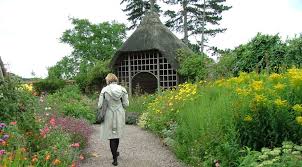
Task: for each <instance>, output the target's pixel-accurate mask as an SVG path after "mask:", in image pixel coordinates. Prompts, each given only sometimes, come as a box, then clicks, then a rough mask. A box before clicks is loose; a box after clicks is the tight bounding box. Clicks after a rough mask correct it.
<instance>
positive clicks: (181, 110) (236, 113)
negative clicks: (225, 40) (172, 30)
mask: <svg viewBox="0 0 302 167" xmlns="http://www.w3.org/2000/svg"><path fill="white" fill-rule="evenodd" d="M301 76H302V70H301V69H296V68H292V69H289V70H288V71H287V72H286V73H283V74H276V73H273V74H271V75H269V74H257V73H250V74H247V73H241V74H240V76H239V77H233V78H229V79H221V80H217V81H215V82H213V83H211V82H210V83H209V84H206V83H207V82H206V81H199V82H198V83H195V84H189V83H185V84H181V85H179V87H177V88H175V89H173V90H167V91H164V92H163V93H159V94H157V95H156V96H155V99H154V100H153V101H152V102H150V103H149V104H148V105H147V106H146V108H145V109H144V110H145V111H146V112H144V113H143V114H142V115H141V116H140V118H139V123H138V125H139V126H141V127H144V128H146V129H149V130H151V131H153V132H154V133H156V134H159V135H160V136H161V137H163V138H164V140H163V141H164V142H165V143H166V144H167V145H169V146H171V148H172V149H173V150H174V151H175V153H176V155H177V157H178V158H180V159H182V160H183V161H185V162H186V163H188V164H190V165H192V166H206V167H207V166H212V165H213V162H214V160H219V161H220V162H221V163H220V164H221V166H230V167H232V166H238V164H241V163H242V164H250V162H251V161H253V157H254V156H250V157H248V158H246V159H245V158H244V160H242V158H241V156H245V155H243V154H242V152H241V149H242V148H244V147H249V148H252V150H260V149H261V148H262V147H269V148H274V147H279V146H281V144H282V142H283V141H286V140H291V141H293V142H294V143H296V144H301V143H302V140H301V137H302V133H301V132H302V131H301V129H302V101H301V99H302V97H301V96H302V77H301ZM213 104H215V105H213ZM283 152H284V151H283ZM295 153H297V152H295ZM254 158H255V157H254ZM287 159H288V162H286V161H287ZM298 159H299V158H298ZM242 161H244V162H242ZM257 162H258V161H257ZM279 162H282V163H283V164H287V165H292V164H299V163H298V161H297V159H295V157H293V156H285V157H284V159H283V158H282V161H279Z"/></svg>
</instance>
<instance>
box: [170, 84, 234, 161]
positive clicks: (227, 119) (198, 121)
mask: <svg viewBox="0 0 302 167" xmlns="http://www.w3.org/2000/svg"><path fill="white" fill-rule="evenodd" d="M234 100H235V99H234V96H232V94H231V93H229V92H228V91H227V90H226V89H222V88H218V89H217V88H214V87H208V88H206V89H204V90H203V92H200V96H199V97H198V98H197V99H196V100H194V101H191V102H189V103H187V104H185V105H184V106H183V108H181V112H179V114H178V116H177V122H178V128H177V130H176V134H175V136H176V137H175V140H176V143H177V144H175V146H174V149H175V153H176V155H177V157H178V158H180V159H182V160H184V161H186V162H187V163H190V164H193V165H196V166H211V165H212V164H213V161H214V160H220V161H221V162H223V166H233V165H234V164H235V163H236V159H237V156H238V148H239V147H238V145H237V144H236V130H235V127H234V119H233V115H234V111H233V109H232V102H233V101H234Z"/></svg>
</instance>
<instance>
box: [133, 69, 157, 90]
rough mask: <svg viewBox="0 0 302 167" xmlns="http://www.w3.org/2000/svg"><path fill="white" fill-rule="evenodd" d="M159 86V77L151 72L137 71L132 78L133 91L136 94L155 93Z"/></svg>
mask: <svg viewBox="0 0 302 167" xmlns="http://www.w3.org/2000/svg"><path fill="white" fill-rule="evenodd" d="M157 87H158V86H157V78H156V77H155V76H154V75H153V74H151V73H149V72H140V73H137V74H136V75H135V76H134V77H133V78H132V92H133V93H134V94H143V93H155V92H156V91H157Z"/></svg>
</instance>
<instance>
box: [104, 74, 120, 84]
mask: <svg viewBox="0 0 302 167" xmlns="http://www.w3.org/2000/svg"><path fill="white" fill-rule="evenodd" d="M105 80H106V83H107V85H109V84H111V83H113V82H116V83H117V82H118V78H117V77H116V75H114V74H112V73H109V74H107V76H106V78H105Z"/></svg>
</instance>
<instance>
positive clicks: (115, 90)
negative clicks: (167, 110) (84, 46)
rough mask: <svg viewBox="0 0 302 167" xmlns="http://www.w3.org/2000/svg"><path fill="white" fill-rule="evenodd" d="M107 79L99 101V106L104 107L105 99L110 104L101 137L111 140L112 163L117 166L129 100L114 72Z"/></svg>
mask: <svg viewBox="0 0 302 167" xmlns="http://www.w3.org/2000/svg"><path fill="white" fill-rule="evenodd" d="M105 80H106V83H107V86H106V87H104V88H103V89H102V91H101V94H100V97H99V102H98V108H101V107H102V104H103V102H104V100H106V101H107V104H108V106H107V110H106V115H105V119H104V122H103V123H101V138H102V139H104V140H109V141H110V149H111V153H112V157H113V162H112V164H113V165H114V166H117V165H118V162H117V157H118V156H119V152H118V151H117V149H118V145H119V139H120V138H121V136H122V133H123V128H124V126H125V110H124V108H125V107H127V106H128V105H129V100H128V93H127V91H126V89H125V88H124V87H122V86H120V85H118V83H117V82H118V78H117V77H116V76H115V75H114V74H112V73H109V74H108V75H107V76H106V78H105Z"/></svg>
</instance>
